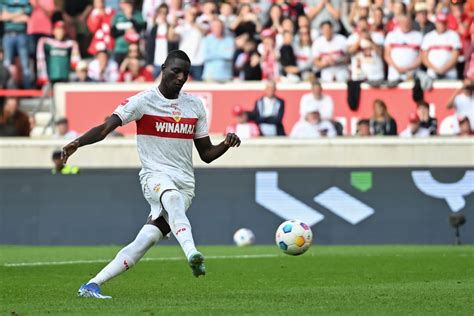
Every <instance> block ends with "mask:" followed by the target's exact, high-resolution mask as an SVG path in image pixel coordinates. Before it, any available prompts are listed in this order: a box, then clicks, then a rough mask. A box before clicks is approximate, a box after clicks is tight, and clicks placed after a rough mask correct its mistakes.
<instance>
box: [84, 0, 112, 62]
mask: <svg viewBox="0 0 474 316" xmlns="http://www.w3.org/2000/svg"><path fill="white" fill-rule="evenodd" d="M114 16H115V11H114V10H113V9H112V8H109V7H106V6H105V3H104V0H94V9H93V10H92V12H91V14H90V15H89V17H88V18H87V26H88V27H89V31H90V32H91V33H92V41H91V42H90V44H89V48H88V50H87V51H88V52H89V54H91V55H93V56H94V55H96V54H97V51H98V48H102V47H103V46H104V45H105V49H106V50H107V51H108V52H112V50H113V48H114V39H113V37H112V34H111V30H112V19H113V18H114Z"/></svg>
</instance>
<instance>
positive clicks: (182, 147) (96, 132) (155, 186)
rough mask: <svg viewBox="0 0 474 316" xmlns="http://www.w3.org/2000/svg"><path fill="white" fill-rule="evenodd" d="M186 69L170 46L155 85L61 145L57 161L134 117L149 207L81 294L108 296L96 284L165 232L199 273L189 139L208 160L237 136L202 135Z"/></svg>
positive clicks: (199, 108)
mask: <svg viewBox="0 0 474 316" xmlns="http://www.w3.org/2000/svg"><path fill="white" fill-rule="evenodd" d="M190 68H191V62H190V60H189V57H188V56H187V55H186V53H184V52H183V51H180V50H175V51H171V52H170V53H169V54H168V56H167V58H166V60H165V63H164V64H163V65H162V66H161V70H162V80H161V82H160V84H159V86H158V87H156V86H155V87H153V88H150V89H148V90H145V91H143V92H141V93H139V94H137V95H134V96H132V97H130V98H128V99H126V100H125V101H124V102H122V104H120V105H119V106H118V107H117V109H116V110H115V111H114V113H113V114H112V115H111V116H110V117H109V118H108V119H107V120H106V121H105V123H103V124H102V125H99V126H96V127H94V128H92V129H91V130H89V131H88V132H87V133H85V134H84V135H82V136H81V137H79V138H78V139H76V140H74V141H73V142H71V143H69V144H67V145H66V146H65V147H64V148H63V151H62V154H63V162H64V163H66V161H67V159H68V158H69V157H70V156H71V155H72V154H73V153H74V152H75V151H76V150H77V149H78V148H79V147H82V146H85V145H89V144H93V143H96V142H99V141H101V140H103V139H104V138H105V137H106V136H107V135H108V134H109V133H111V132H112V131H113V130H115V129H116V128H117V127H118V126H121V125H125V124H128V123H130V122H132V121H136V124H137V147H138V154H139V156H140V160H141V163H142V167H143V168H142V170H141V171H140V182H141V185H142V189H143V194H144V196H145V198H146V200H147V201H148V203H149V204H150V206H151V212H150V215H149V217H148V220H147V222H146V224H145V225H144V226H143V227H142V229H141V230H140V231H139V232H138V235H137V237H136V238H135V240H134V241H133V242H132V243H131V244H129V245H127V246H126V247H125V248H123V249H122V250H120V251H119V252H118V254H117V255H116V257H115V258H114V259H113V260H112V261H111V262H110V263H109V264H108V265H107V266H106V267H105V268H104V269H102V271H100V272H99V273H98V274H97V275H96V276H95V277H94V278H92V279H91V280H90V281H89V282H87V283H86V284H83V285H82V286H81V288H80V289H79V291H78V295H79V296H82V297H93V298H110V296H104V295H102V294H101V291H100V287H99V286H100V285H101V284H103V283H104V282H106V281H108V280H110V279H112V278H113V277H115V276H117V275H119V274H121V273H122V272H124V271H126V270H128V269H130V268H131V267H133V266H134V265H135V264H137V262H138V261H139V260H140V259H141V258H142V257H143V255H144V254H145V253H146V252H147V251H148V249H150V248H151V247H152V246H153V245H154V244H155V243H156V242H157V241H159V240H161V239H163V238H165V237H166V236H168V234H169V233H170V232H172V233H173V235H174V236H175V237H176V239H177V240H178V242H179V244H180V245H181V248H182V249H183V251H184V254H185V255H186V258H187V260H188V263H189V266H190V267H191V270H192V273H193V275H194V276H196V277H199V276H200V275H205V273H206V271H205V267H204V257H203V255H202V254H201V253H200V252H198V251H197V250H196V247H195V245H194V240H193V236H192V233H191V225H190V223H189V220H188V218H187V217H186V210H187V209H188V208H189V206H190V205H191V200H192V198H193V196H194V172H193V165H192V141H193V142H194V145H195V146H196V148H197V151H198V153H199V156H200V157H201V159H202V160H203V161H204V162H206V163H210V162H212V161H213V160H215V159H217V158H219V157H220V156H222V155H223V154H224V153H225V152H226V151H227V150H228V149H229V148H230V147H238V146H239V145H240V139H239V138H238V136H237V135H235V134H233V133H228V134H227V135H226V138H225V140H224V141H222V142H221V143H220V144H218V145H213V144H212V143H211V140H210V138H209V135H208V129H207V122H206V112H205V109H204V106H203V105H202V103H201V101H200V100H199V99H198V98H196V97H194V96H192V95H189V94H187V93H184V92H181V88H182V87H183V85H184V83H185V82H186V80H187V79H188V74H189V71H190Z"/></svg>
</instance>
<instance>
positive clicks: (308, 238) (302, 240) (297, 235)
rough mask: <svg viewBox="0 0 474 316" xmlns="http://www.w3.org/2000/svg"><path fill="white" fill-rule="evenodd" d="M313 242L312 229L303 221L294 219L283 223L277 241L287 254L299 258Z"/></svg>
mask: <svg viewBox="0 0 474 316" xmlns="http://www.w3.org/2000/svg"><path fill="white" fill-rule="evenodd" d="M312 240H313V233H312V232H311V228H309V226H308V225H307V224H305V223H303V222H302V221H299V220H296V219H293V220H290V221H286V222H283V223H282V224H281V225H280V226H279V227H278V229H277V231H276V234H275V241H276V244H277V246H278V247H279V248H280V249H281V250H282V251H283V252H284V253H286V254H288V255H293V256H298V255H301V254H303V253H305V252H306V250H308V248H309V246H311V242H312Z"/></svg>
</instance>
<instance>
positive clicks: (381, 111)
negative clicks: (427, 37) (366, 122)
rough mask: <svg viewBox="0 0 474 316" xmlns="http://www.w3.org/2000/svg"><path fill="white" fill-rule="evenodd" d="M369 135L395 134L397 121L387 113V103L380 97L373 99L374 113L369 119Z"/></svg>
mask: <svg viewBox="0 0 474 316" xmlns="http://www.w3.org/2000/svg"><path fill="white" fill-rule="evenodd" d="M370 134H371V135H383V136H385V135H397V122H395V120H394V119H393V118H392V116H390V113H388V109H387V105H386V104H385V102H383V101H382V100H380V99H377V100H375V101H374V114H373V116H372V118H371V119H370Z"/></svg>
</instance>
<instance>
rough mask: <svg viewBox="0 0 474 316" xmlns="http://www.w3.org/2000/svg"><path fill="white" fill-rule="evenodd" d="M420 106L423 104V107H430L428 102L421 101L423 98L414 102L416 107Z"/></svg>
mask: <svg viewBox="0 0 474 316" xmlns="http://www.w3.org/2000/svg"><path fill="white" fill-rule="evenodd" d="M420 106H424V107H426V108H427V109H429V108H430V105H429V103H428V102H426V101H423V100H422V101H419V102H418V103H417V104H416V107H418V108H419V107H420Z"/></svg>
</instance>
